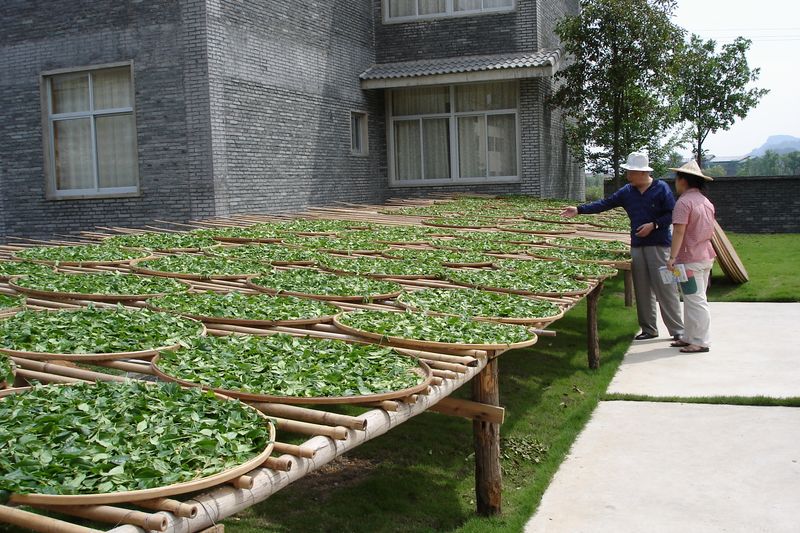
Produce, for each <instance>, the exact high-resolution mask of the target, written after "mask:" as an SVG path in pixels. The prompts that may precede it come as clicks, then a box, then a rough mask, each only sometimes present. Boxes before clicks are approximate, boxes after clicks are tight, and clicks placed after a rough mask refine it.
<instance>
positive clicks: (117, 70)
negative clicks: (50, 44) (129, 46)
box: [42, 63, 139, 199]
mask: <svg viewBox="0 0 800 533" xmlns="http://www.w3.org/2000/svg"><path fill="white" fill-rule="evenodd" d="M42 88H43V91H42V95H43V107H44V114H45V123H46V125H45V128H44V134H45V159H46V163H47V164H46V165H45V168H46V175H47V184H46V185H47V187H46V189H47V195H48V198H53V199H59V198H87V197H108V196H130V195H135V194H138V192H139V170H138V168H139V165H138V157H137V146H136V121H135V117H134V106H133V100H134V98H133V94H134V92H133V75H132V65H131V63H124V64H115V65H105V66H102V67H94V68H85V69H81V70H70V71H59V72H55V73H45V74H43V75H42Z"/></svg>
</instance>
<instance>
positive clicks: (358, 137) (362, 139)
mask: <svg viewBox="0 0 800 533" xmlns="http://www.w3.org/2000/svg"><path fill="white" fill-rule="evenodd" d="M367 133H368V130H367V114H366V113H364V112H363V111H351V112H350V153H351V154H353V155H367V154H368V153H369V136H368V135H367Z"/></svg>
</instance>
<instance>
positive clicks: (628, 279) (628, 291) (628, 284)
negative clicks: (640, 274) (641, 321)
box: [623, 268, 633, 307]
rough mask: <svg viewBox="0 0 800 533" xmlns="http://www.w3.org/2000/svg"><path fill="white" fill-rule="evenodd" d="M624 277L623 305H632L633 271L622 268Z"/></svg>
mask: <svg viewBox="0 0 800 533" xmlns="http://www.w3.org/2000/svg"><path fill="white" fill-rule="evenodd" d="M623 272H624V277H625V307H633V271H632V270H631V269H630V268H626V269H625V270H623Z"/></svg>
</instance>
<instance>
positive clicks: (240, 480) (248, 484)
mask: <svg viewBox="0 0 800 533" xmlns="http://www.w3.org/2000/svg"><path fill="white" fill-rule="evenodd" d="M228 483H230V484H231V485H233V486H234V487H236V488H237V489H244V490H250V489H252V488H253V478H252V476H247V475H244V476H239V477H235V478H233V479H232V480H230V481H229V482H228Z"/></svg>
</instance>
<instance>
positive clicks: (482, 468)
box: [0, 196, 632, 533]
mask: <svg viewBox="0 0 800 533" xmlns="http://www.w3.org/2000/svg"><path fill="white" fill-rule="evenodd" d="M451 198H452V197H446V196H441V197H436V198H435V199H427V200H419V199H416V200H412V199H398V200H389V201H388V202H387V205H372V206H368V205H359V204H339V205H337V206H333V207H325V208H315V209H311V210H309V211H307V212H305V213H302V214H301V215H300V216H303V217H305V218H319V219H343V220H351V221H353V222H362V223H363V222H373V223H381V224H395V225H408V224H419V223H421V221H422V217H415V216H406V215H402V216H400V215H391V214H384V213H380V212H379V211H383V210H385V209H386V208H387V206H424V205H431V204H432V203H434V202H436V203H439V202H445V201H449V200H450V199H451ZM293 218H294V217H293ZM286 219H287V217H284V216H260V215H240V216H235V217H230V218H218V219H210V220H202V221H192V222H189V223H176V222H166V221H154V224H157V225H149V226H146V227H145V228H142V229H136V230H132V229H130V228H108V227H101V228H97V229H96V230H94V231H85V232H82V233H81V234H80V235H78V236H74V235H72V236H68V237H66V239H65V240H60V241H55V240H54V241H40V240H36V241H34V240H25V239H19V240H18V241H19V242H18V244H14V245H4V246H0V259H3V258H8V257H10V256H11V255H12V254H13V252H14V251H16V250H19V249H21V248H23V247H25V246H28V245H33V244H37V245H41V244H51V245H56V244H85V243H97V242H98V241H99V240H101V239H103V238H105V237H108V236H111V235H119V234H125V233H132V232H141V231H153V232H183V231H186V230H190V229H198V228H222V227H230V226H248V225H252V224H256V223H263V222H270V221H279V220H286ZM575 227H576V228H577V229H578V233H577V234H575V235H576V236H577V235H581V236H586V237H592V238H597V239H603V240H608V239H614V238H618V236H612V235H609V234H608V233H604V232H599V231H596V229H593V228H592V227H591V226H588V225H585V224H584V225H576V226H575ZM471 231H484V230H483V229H476V230H471ZM67 239H68V240H67ZM414 247H418V246H414ZM155 255H161V254H155ZM509 257H516V258H524V257H522V256H509ZM626 267H627V268H626ZM277 268H289V267H277ZM59 270H61V271H64V272H74V273H79V272H104V271H120V272H129V271H130V270H131V269H130V268H129V267H127V266H125V265H122V266H105V265H97V266H65V267H60V268H59ZM621 270H623V271H624V272H625V273H626V276H625V280H626V303H630V300H631V298H632V295H631V293H630V290H629V286H630V269H629V266H627V265H621ZM388 279H390V280H392V281H396V282H397V283H399V284H401V285H402V286H403V287H404V288H406V289H410V290H413V289H418V288H425V287H436V288H458V286H457V285H454V284H452V283H449V282H446V281H442V280H434V279H393V278H388ZM186 283H188V284H190V285H191V286H192V287H193V288H194V289H197V290H211V291H215V292H230V291H239V292H242V293H246V294H254V293H256V292H257V291H255V290H253V289H252V288H250V287H249V286H248V285H247V282H246V281H245V280H187V281H186ZM602 287H603V281H602V280H592V281H591V284H590V290H589V291H588V292H587V293H585V294H582V295H575V296H565V297H558V298H547V299H549V300H551V301H553V302H556V303H557V304H558V305H559V306H560V307H561V309H562V313H560V314H559V315H557V316H554V317H550V318H549V319H544V320H542V321H541V322H537V323H535V324H530V326H532V327H536V328H539V329H537V333H538V334H539V335H553V334H554V333H553V332H551V331H547V330H545V329H544V328H547V327H548V326H549V325H550V324H551V323H552V322H554V321H556V320H557V319H558V318H560V317H561V316H563V313H564V312H566V311H568V310H569V309H571V308H572V307H574V306H575V305H576V304H577V303H579V302H580V301H581V300H582V299H583V297H584V296H585V297H586V300H587V319H588V338H587V342H588V364H589V366H590V367H591V368H597V367H598V366H599V361H600V359H599V358H600V349H599V336H598V331H597V302H598V300H599V297H600V293H601V291H602ZM0 294H9V295H13V294H17V292H15V291H14V289H13V288H12V287H11V286H10V285H9V284H8V283H7V282H0ZM89 303H92V304H93V305H95V306H98V307H104V306H113V305H114V304H106V303H103V302H89V301H88V300H65V299H58V298H54V297H51V296H43V297H30V298H28V300H27V305H28V307H30V308H33V309H41V310H45V309H65V308H76V307H82V306H85V305H88V304H89ZM124 305H125V306H127V307H131V308H141V307H145V303H144V302H142V301H136V302H127V301H126V302H124ZM336 305H338V306H339V307H340V308H342V309H344V310H351V309H375V310H393V311H402V310H403V307H401V306H400V305H398V304H397V303H395V302H394V301H383V302H373V303H361V302H342V301H339V302H336ZM206 327H207V329H208V333H209V334H210V335H230V334H254V335H271V334H275V333H287V334H290V335H303V336H305V335H309V336H313V337H319V338H331V339H341V340H345V341H348V342H360V343H369V342H374V341H370V340H369V339H366V338H363V337H357V336H353V335H352V334H349V333H347V332H345V331H342V330H341V329H338V328H337V327H336V326H335V325H334V324H330V323H325V322H319V323H313V324H297V325H292V326H285V325H271V326H270V325H258V326H243V325H235V324H225V323H210V322H207V323H206ZM383 344H386V341H385V340H384V341H383ZM389 344H390V345H391V343H389ZM396 349H397V350H398V351H400V352H403V353H406V354H409V355H412V356H415V357H418V358H419V359H421V360H422V361H424V362H425V363H427V364H428V366H430V368H431V369H432V373H433V381H432V383H431V386H430V387H429V388H428V389H427V390H425V391H423V392H421V393H418V394H413V395H411V396H408V397H405V398H401V399H399V400H391V401H380V402H373V403H369V404H364V405H362V407H364V408H365V409H366V411H365V412H364V413H363V414H361V415H359V416H349V415H342V414H336V413H331V412H328V411H324V410H321V409H318V408H310V407H300V406H297V405H289V404H280V403H264V402H250V403H251V404H252V405H254V406H255V407H256V408H257V409H259V410H260V411H262V412H263V413H264V414H266V415H268V416H270V417H273V418H274V419H275V421H276V425H277V428H278V438H279V439H280V436H281V435H282V434H286V433H290V434H296V435H303V436H306V437H308V439H307V440H305V441H304V442H302V443H301V444H299V445H297V444H288V443H285V442H280V441H278V442H276V443H275V446H274V450H273V456H271V457H270V458H269V459H267V461H266V462H265V463H264V464H263V465H262V466H260V467H258V468H256V469H255V470H253V471H251V472H249V473H248V474H246V475H243V476H240V477H239V478H236V479H234V480H233V481H231V482H228V483H225V484H223V485H220V486H218V487H215V488H212V489H209V490H207V491H205V492H203V493H201V494H199V495H196V496H194V497H193V498H192V499H191V500H187V501H185V502H181V501H179V500H177V499H174V498H156V499H153V500H149V501H146V502H135V503H133V502H132V503H131V505H132V506H133V507H135V508H138V509H142V510H138V509H134V510H132V509H128V508H123V507H115V506H110V505H89V506H71V507H63V508H53V507H47V509H48V510H50V511H56V512H58V513H59V514H62V515H65V516H71V517H79V518H87V519H90V520H94V521H99V522H106V523H113V524H117V527H114V528H113V529H111V530H110V531H111V532H113V533H134V532H142V531H145V530H155V531H167V532H171V533H178V532H194V531H202V530H204V529H206V528H209V527H211V526H213V525H214V524H216V523H217V522H219V521H220V520H222V519H224V518H226V517H228V516H231V515H233V514H236V513H238V512H240V511H242V510H243V509H245V508H247V507H249V506H251V505H254V504H256V503H258V502H260V501H263V500H265V499H266V498H268V497H270V496H271V495H272V494H274V493H275V492H277V491H278V490H280V489H282V488H284V487H286V486H287V485H289V484H290V483H292V482H293V481H296V480H297V479H300V478H301V477H303V476H305V475H306V474H308V473H310V472H313V471H315V470H317V469H319V468H321V467H322V466H323V465H325V464H327V463H329V462H331V461H333V460H334V459H336V458H337V457H339V456H340V455H342V454H344V453H346V452H347V451H349V450H352V449H353V448H355V447H357V446H359V445H361V444H363V443H364V442H366V441H368V440H371V439H373V438H375V437H378V436H379V435H382V434H384V433H386V432H388V431H390V430H391V429H393V428H394V427H396V426H397V425H399V424H401V423H403V422H405V421H407V420H409V419H410V418H412V417H414V416H416V415H418V414H421V413H423V412H425V411H434V412H437V413H441V414H444V415H449V416H458V417H465V418H468V419H471V420H472V422H473V437H474V439H473V440H474V445H475V473H476V474H475V479H476V487H475V491H476V502H477V510H478V512H479V513H480V514H484V515H491V514H497V513H499V512H500V510H501V500H500V495H501V487H502V481H501V470H500V424H501V423H502V422H503V419H504V416H505V413H504V409H503V408H502V407H500V405H499V389H498V356H500V355H501V354H502V353H503V352H504V351H505V350H475V349H472V350H465V349H444V348H438V349H426V350H421V349H412V348H408V347H403V346H396ZM11 359H12V360H13V361H14V363H15V365H16V368H17V372H16V380H17V382H16V384H17V385H24V384H27V382H28V381H31V380H37V381H41V382H44V383H74V382H81V381H95V380H111V381H121V380H124V379H126V378H123V377H121V376H118V375H111V374H107V373H102V372H98V371H96V370H91V369H87V368H78V367H75V366H64V365H62V364H57V363H53V362H48V361H36V360H32V359H26V358H24V357H16V356H12V357H11ZM87 364H89V365H96V366H99V367H106V368H114V369H117V370H121V371H125V372H129V373H133V374H134V375H138V376H142V377H144V378H148V379H153V378H154V377H155V376H154V374H155V371H154V370H153V369H152V368H151V366H150V364H149V358H143V359H128V360H124V361H91V362H87ZM467 382H472V400H461V399H453V398H450V397H449V396H450V394H451V393H452V392H453V391H455V390H456V389H458V388H459V387H461V386H463V385H465V384H466V383H467ZM0 521H4V522H7V523H10V524H16V525H20V526H23V527H28V528H30V529H33V530H37V531H65V532H84V533H85V532H96V531H97V530H94V529H90V528H86V527H83V526H80V525H76V524H74V523H72V522H69V521H66V520H62V519H57V518H53V517H50V516H43V515H39V514H36V513H32V512H29V511H26V510H23V509H19V508H17V507H12V506H3V505H0ZM120 524H121V525H120Z"/></svg>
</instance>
